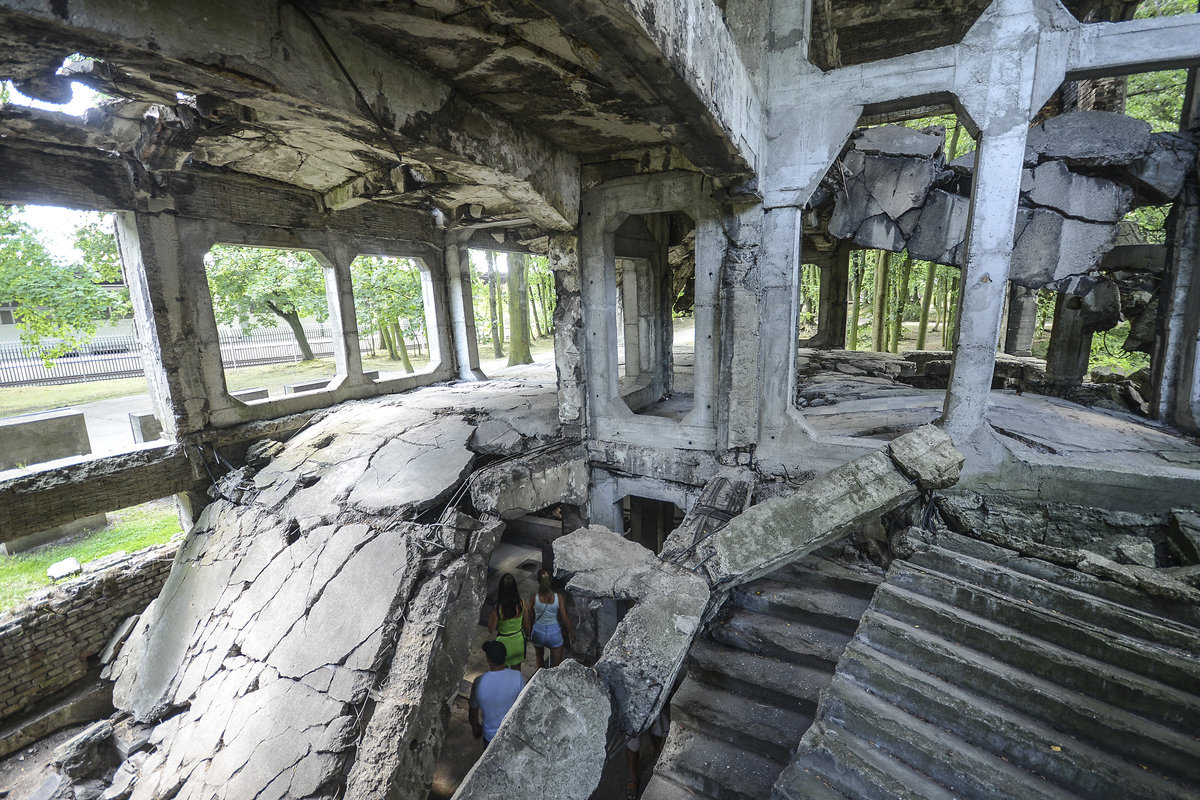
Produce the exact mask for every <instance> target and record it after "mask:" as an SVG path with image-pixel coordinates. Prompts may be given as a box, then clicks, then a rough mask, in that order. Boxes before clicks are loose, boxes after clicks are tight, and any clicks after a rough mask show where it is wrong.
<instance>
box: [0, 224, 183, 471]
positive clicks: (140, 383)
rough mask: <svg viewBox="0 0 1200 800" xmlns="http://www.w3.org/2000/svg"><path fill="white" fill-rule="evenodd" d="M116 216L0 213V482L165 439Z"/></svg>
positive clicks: (149, 346)
mask: <svg viewBox="0 0 1200 800" xmlns="http://www.w3.org/2000/svg"><path fill="white" fill-rule="evenodd" d="M154 346H155V343H154V342H142V341H141V340H140V339H139V337H138V333H137V330H136V329H135V327H134V321H133V317H132V308H131V305H130V300H129V288H128V286H127V285H126V283H125V278H124V273H123V269H122V266H121V260H120V256H119V254H118V251H117V242H116V236H115V229H114V225H113V217H112V215H111V214H102V213H100V212H96V211H79V210H73V209H65V208H55V207H50V206H7V205H0V442H3V446H2V447H0V478H7V477H16V476H18V475H20V474H23V473H24V472H26V471H28V470H30V469H33V468H34V467H35V466H36V465H39V464H42V465H44V464H48V463H53V462H55V461H57V460H59V459H64V458H76V457H78V456H86V455H93V454H94V455H109V454H113V453H121V452H126V451H128V450H132V449H134V448H135V447H136V446H137V445H138V444H139V443H141V442H144V441H153V440H156V439H158V438H160V436H161V430H162V428H161V425H160V420H157V419H156V417H155V415H154V410H153V408H154V403H153V402H152V400H151V398H150V394H149V388H148V387H147V383H146V377H145V369H144V366H143V363H142V353H143V349H144V348H152V347H154Z"/></svg>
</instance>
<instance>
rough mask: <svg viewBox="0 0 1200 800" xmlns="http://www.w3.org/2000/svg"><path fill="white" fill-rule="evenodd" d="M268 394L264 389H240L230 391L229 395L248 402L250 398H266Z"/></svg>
mask: <svg viewBox="0 0 1200 800" xmlns="http://www.w3.org/2000/svg"><path fill="white" fill-rule="evenodd" d="M270 394H271V393H270V392H269V391H268V390H266V389H242V390H241V391H237V392H230V393H229V396H230V397H232V398H234V399H235V400H241V401H242V402H243V403H249V402H251V401H252V400H266V399H267V398H268V397H269V396H270Z"/></svg>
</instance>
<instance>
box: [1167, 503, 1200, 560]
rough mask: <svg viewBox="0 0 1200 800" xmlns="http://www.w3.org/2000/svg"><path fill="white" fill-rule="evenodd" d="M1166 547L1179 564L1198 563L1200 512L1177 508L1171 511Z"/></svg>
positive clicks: (1199, 557) (1199, 558) (1199, 552)
mask: <svg viewBox="0 0 1200 800" xmlns="http://www.w3.org/2000/svg"><path fill="white" fill-rule="evenodd" d="M1167 549H1168V550H1170V552H1171V555H1173V556H1174V557H1175V558H1176V560H1178V561H1179V562H1180V563H1181V564H1184V565H1191V564H1200V514H1196V513H1195V512H1192V511H1184V510H1182V509H1178V508H1177V509H1174V510H1172V511H1171V519H1170V522H1169V524H1168V526H1167Z"/></svg>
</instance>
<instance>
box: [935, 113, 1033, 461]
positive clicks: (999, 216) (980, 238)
mask: <svg viewBox="0 0 1200 800" xmlns="http://www.w3.org/2000/svg"><path fill="white" fill-rule="evenodd" d="M1025 134H1026V127H1025V124H1024V123H1023V122H1022V123H1020V124H1017V125H1015V126H1012V127H1011V128H1010V129H1008V130H1003V131H1000V132H995V133H992V132H985V133H984V135H983V137H982V139H981V140H980V143H979V151H978V155H977V156H976V160H975V176H976V177H975V186H974V190H973V191H972V192H971V216H970V220H971V221H970V229H969V231H968V233H967V241H968V242H969V244H968V246H967V254H966V259H965V263H964V264H963V277H962V290H961V293H960V297H959V323H958V342H957V346H956V347H955V350H954V360H953V362H952V366H951V372H950V387H949V389H948V390H947V391H946V403H945V408H944V410H943V413H942V421H943V426H944V427H945V429H946V432H947V433H949V434H950V436H951V437H952V438H953V439H954V440H955V441H956V442H960V441H962V440H964V439H966V438H967V437H969V436H970V435H971V434H973V433H974V432H975V431H976V430H977V429H978V428H979V427H980V426H981V425H982V424H983V422H984V416H985V414H986V412H987V402H988V391H989V390H990V389H991V386H992V372H993V371H994V369H995V366H996V342H997V339H998V337H999V334H1000V320H1001V316H1002V314H1003V312H1004V295H1005V291H1006V289H1007V287H1008V262H1009V257H1010V256H1011V255H1012V248H1013V231H1014V229H1015V227H1016V218H1017V200H1018V198H1019V197H1020V194H1021V169H1022V166H1023V165H1024V161H1025Z"/></svg>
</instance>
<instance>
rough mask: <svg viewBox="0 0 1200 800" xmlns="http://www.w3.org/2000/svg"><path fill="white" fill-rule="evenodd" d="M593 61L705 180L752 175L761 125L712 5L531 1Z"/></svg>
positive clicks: (656, 0)
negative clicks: (646, 111)
mask: <svg viewBox="0 0 1200 800" xmlns="http://www.w3.org/2000/svg"><path fill="white" fill-rule="evenodd" d="M534 5H536V6H538V7H539V8H541V9H542V10H544V11H546V12H547V13H548V14H550V15H551V16H552V17H554V19H555V21H556V22H558V24H559V25H560V26H561V27H562V30H563V31H564V32H565V33H567V34H569V35H570V36H573V37H575V38H577V39H579V40H580V41H582V42H584V43H585V44H586V45H587V46H588V47H589V48H590V49H591V50H593V51H594V52H595V53H596V54H597V55H598V57H599V58H598V61H597V64H596V67H595V69H596V71H597V73H598V74H600V75H601V76H603V77H604V78H605V79H606V82H607V83H608V84H609V85H610V86H611V87H612V88H613V89H614V90H615V91H617V92H618V93H619V94H624V95H627V96H630V99H632V100H635V101H636V103H637V105H642V106H644V107H651V108H656V109H658V111H659V115H658V117H657V118H656V119H652V120H651V121H652V122H654V123H656V124H657V125H660V126H661V127H662V129H663V132H664V134H665V135H666V138H667V140H668V141H670V142H671V144H674V145H675V146H677V147H678V148H679V149H680V150H681V151H683V153H684V154H685V155H686V156H687V157H688V158H689V159H690V160H691V161H692V163H693V164H695V165H696V166H697V167H698V168H700V169H701V170H703V171H704V172H706V173H709V174H710V175H719V176H724V177H745V176H748V175H749V174H750V173H753V172H757V171H758V170H759V167H760V164H759V158H760V152H761V151H762V149H763V145H762V136H763V133H762V119H763V117H764V112H763V107H762V103H761V101H760V99H759V96H758V89H757V87H756V85H755V83H754V81H753V79H752V78H751V76H750V73H749V71H748V70H747V69H746V66H745V64H743V63H742V60H741V56H740V55H739V53H738V50H737V46H736V44H735V43H734V40H733V36H732V34H731V33H730V31H729V28H728V26H727V25H726V23H725V21H724V15H723V13H722V11H721V9H720V8H719V7H718V5H717V3H716V2H714V0H621V1H620V2H606V3H580V2H577V0H534Z"/></svg>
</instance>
